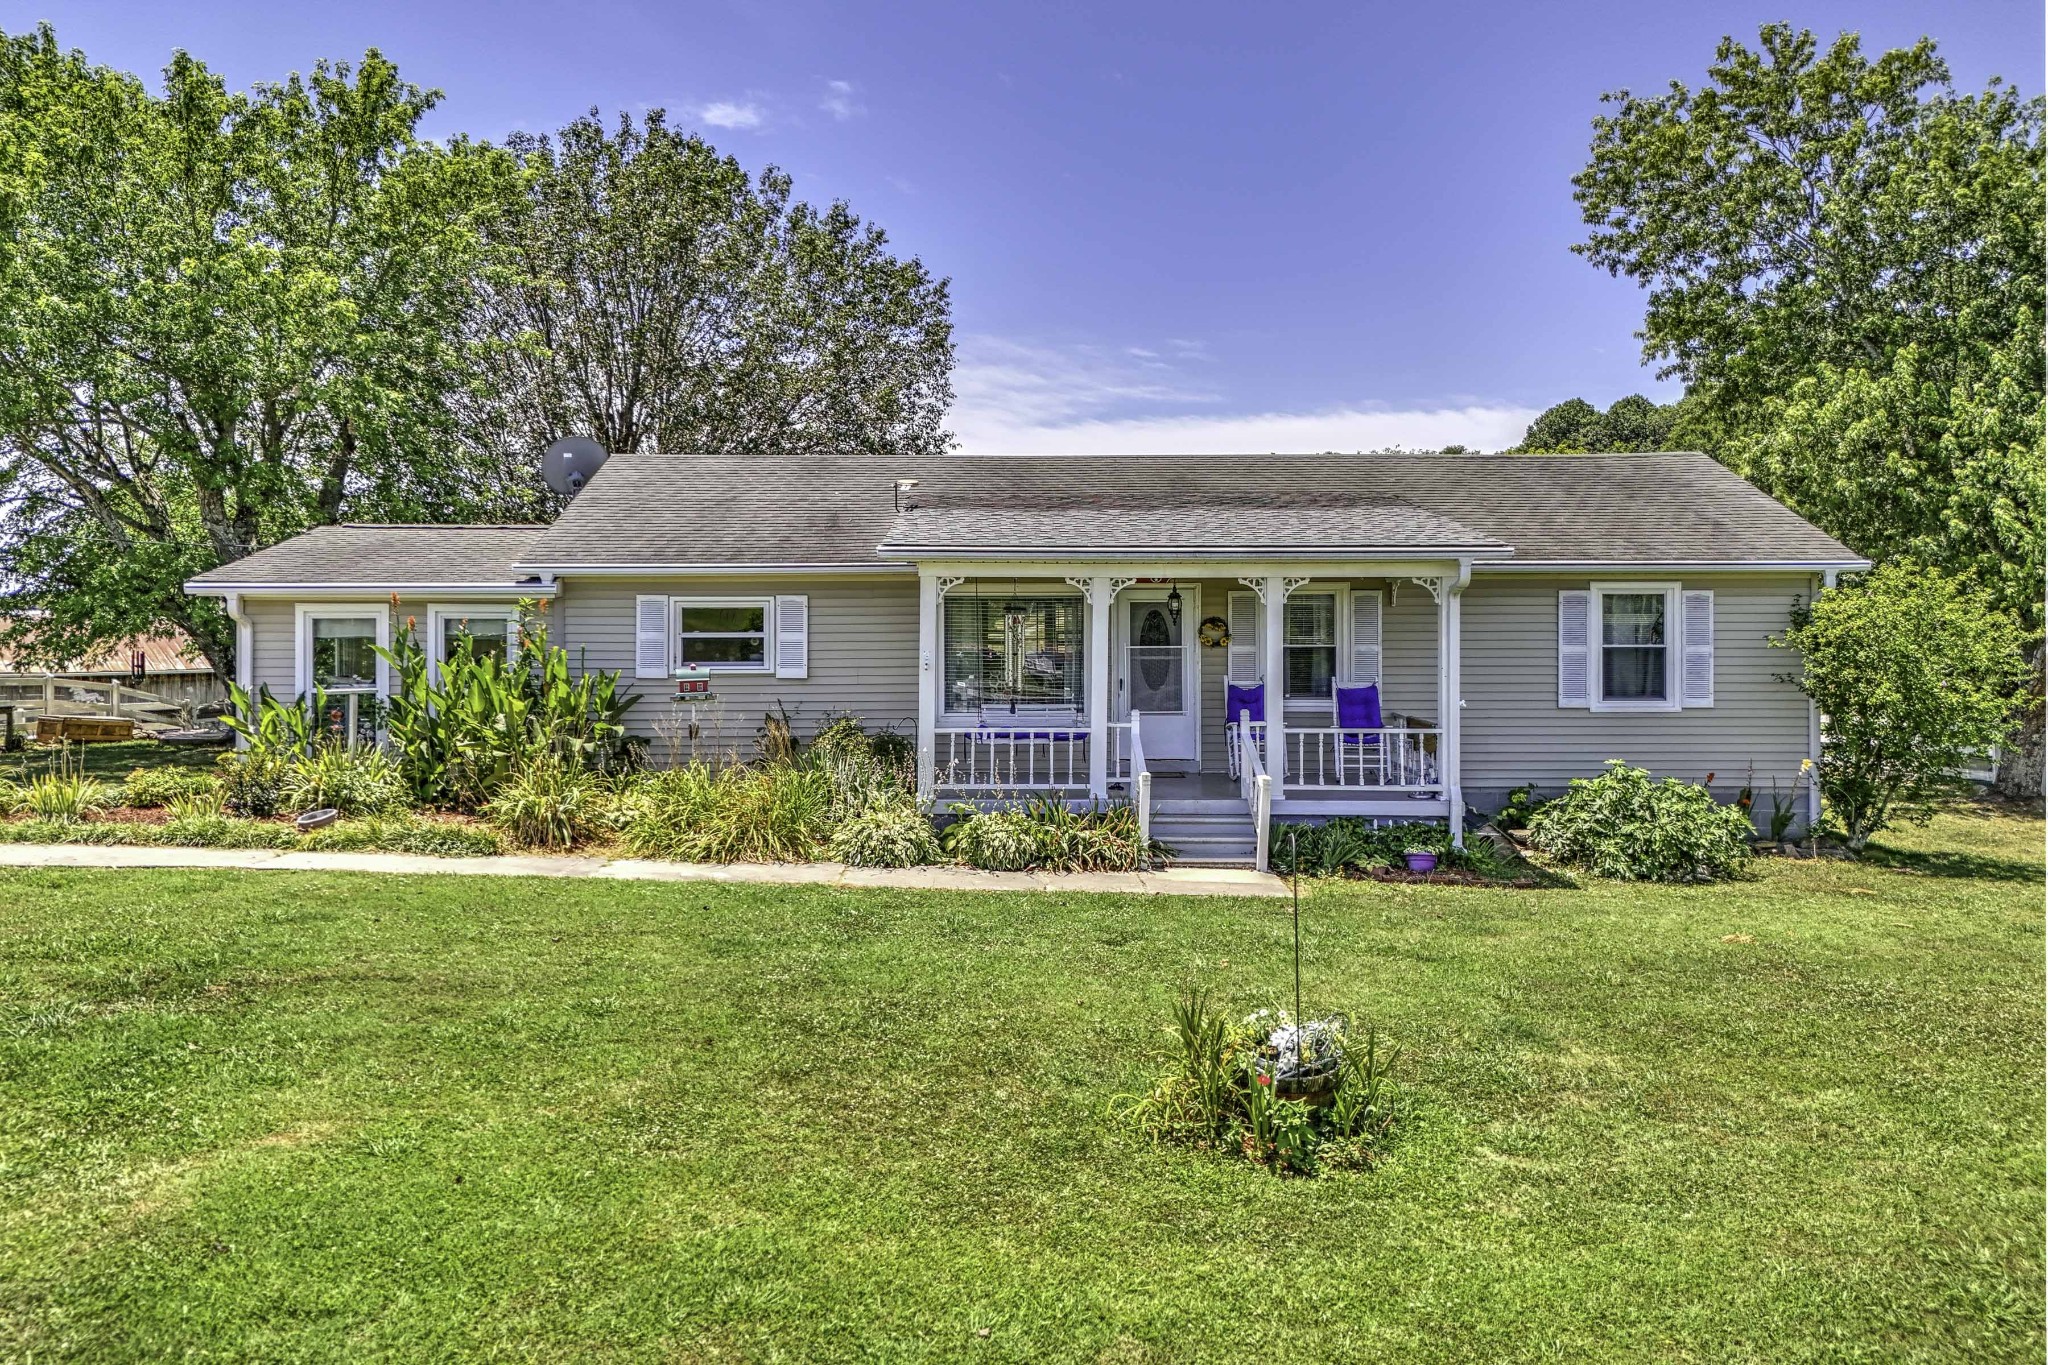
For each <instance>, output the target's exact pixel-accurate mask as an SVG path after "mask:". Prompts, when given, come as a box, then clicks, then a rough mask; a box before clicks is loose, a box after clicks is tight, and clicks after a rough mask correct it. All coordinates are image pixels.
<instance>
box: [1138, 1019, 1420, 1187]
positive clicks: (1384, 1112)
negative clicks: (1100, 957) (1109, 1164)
mask: <svg viewBox="0 0 2048 1365" xmlns="http://www.w3.org/2000/svg"><path fill="white" fill-rule="evenodd" d="M1168 1032H1169V1033H1171V1034H1172V1035H1173V1037H1174V1041H1175V1045H1176V1046H1175V1050H1174V1053H1173V1056H1172V1059H1171V1063H1170V1065H1169V1066H1168V1068H1167V1069H1166V1070H1165V1071H1164V1072H1162V1073H1161V1074H1160V1075H1159V1077H1158V1078H1157V1079H1156V1080H1155V1081H1154V1082H1153V1085H1152V1087H1151V1089H1150V1090H1149V1091H1148V1092H1147V1093H1145V1094H1144V1095H1142V1096H1124V1097H1122V1098H1121V1099H1120V1100H1119V1102H1118V1105H1117V1109H1118V1112H1119V1115H1120V1117H1121V1118H1122V1119H1123V1120H1124V1122H1125V1123H1127V1124H1128V1125H1129V1126H1130V1127H1132V1128H1133V1129H1135V1130H1136V1131H1138V1132H1140V1133H1142V1134H1144V1135H1145V1136H1146V1137H1148V1138H1150V1139H1151V1140H1153V1141H1155V1142H1160V1143H1167V1144H1174V1145H1181V1146H1192V1147H1199V1148H1209V1149H1212V1150H1218V1151H1225V1152H1234V1153H1237V1154H1241V1155H1243V1156H1245V1157H1246V1158H1248V1159H1250V1160H1252V1161H1254V1162H1256V1163H1258V1164H1259V1165H1262V1166H1265V1167H1268V1168H1269V1169H1271V1170H1273V1171H1275V1172H1278V1173H1282V1174H1295V1175H1313V1174H1316V1173H1317V1172H1318V1171H1320V1170H1324V1169H1332V1168H1340V1167H1361V1168H1363V1167H1369V1166H1371V1165H1372V1164H1373V1163H1374V1162H1375V1161H1377V1160H1378V1159H1379V1156H1380V1154H1381V1152H1382V1151H1383V1149H1384V1147H1385V1144H1386V1141H1387V1139H1388V1138H1389V1136H1390V1135H1391V1133H1392V1130H1393V1128H1394V1125H1395V1123H1396V1121H1397V1119H1398V1117H1399V1110H1398V1104H1397V1100H1398V1096H1397V1095H1396V1092H1395V1090H1394V1087H1393V1083H1392V1081H1391V1079H1390V1076H1391V1072H1392V1068H1393V1064H1394V1062H1395V1061H1396V1060H1397V1058H1398V1057H1399V1052H1398V1050H1396V1051H1392V1052H1387V1053H1382V1052H1381V1051H1380V1048H1379V1042H1378V1039H1377V1037H1376V1036H1375V1035H1374V1034H1373V1032H1372V1031H1371V1030H1369V1029H1368V1030H1367V1031H1366V1033H1365V1036H1364V1037H1363V1038H1354V1037H1352V1036H1350V1035H1348V1034H1347V1033H1346V1031H1345V1026H1344V1022H1343V1020H1342V1019H1341V1018H1335V1019H1327V1020H1308V1021H1304V1022H1303V1023H1302V1024H1301V1025H1300V1026H1299V1027H1297V1026H1296V1024H1295V1023H1294V1021H1293V1020H1292V1019H1290V1018H1289V1017H1288V1015H1287V1014H1286V1013H1285V1012H1284V1011H1278V1012H1276V1011H1268V1010H1260V1011H1259V1012H1258V1013H1256V1014H1253V1015H1251V1016H1250V1017H1249V1018H1247V1019H1245V1020H1243V1021H1241V1022H1236V1023H1233V1022H1232V1021H1230V1020H1229V1019H1227V1018H1226V1017H1225V1016H1224V1015H1223V1013H1222V1012H1221V1011H1220V1010H1219V1009H1217V1008H1216V1007H1215V1005H1214V1004H1213V1003H1212V1001H1211V1000H1210V997H1209V995H1208V993H1207V992H1206V991H1201V990H1197V989H1194V988H1189V989H1188V990H1186V991H1184V992H1182V994H1181V996H1180V998H1179V999H1178V1000H1177V1001H1176V1002H1175V1005H1174V1009H1173V1021H1172V1025H1171V1027H1170V1028H1169V1029H1168ZM1311 1077H1313V1078H1316V1079H1318V1080H1321V1081H1323V1087H1322V1088H1323V1090H1324V1094H1323V1097H1322V1102H1321V1103H1319V1104H1316V1105H1314V1106H1311V1105H1310V1104H1308V1103H1306V1102H1304V1101H1303V1100H1302V1099H1299V1098H1287V1097H1284V1096H1283V1095H1282V1094H1281V1091H1282V1089H1283V1088H1284V1087H1286V1086H1288V1085H1289V1084H1290V1083H1298V1082H1302V1081H1305V1080H1308V1079H1309V1078H1311Z"/></svg>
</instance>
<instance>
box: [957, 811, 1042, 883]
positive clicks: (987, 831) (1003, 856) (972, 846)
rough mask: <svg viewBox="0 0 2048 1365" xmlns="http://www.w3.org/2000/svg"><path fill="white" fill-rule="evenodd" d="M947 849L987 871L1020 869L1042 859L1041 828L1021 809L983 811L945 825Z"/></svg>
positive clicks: (1016, 870) (1013, 870)
mask: <svg viewBox="0 0 2048 1365" xmlns="http://www.w3.org/2000/svg"><path fill="white" fill-rule="evenodd" d="M945 849H946V851H947V852H948V853H951V854H953V855H954V856H955V857H957V858H959V859H961V860H962V861H963V862H966V863H967V864H968V865H970V866H972V867H978V868H981V869H982V870H983V871H985V872H1021V871H1023V870H1024V869H1025V868H1027V867H1036V866H1038V864H1039V862H1040V861H1041V858H1042V854H1041V851H1040V844H1039V828H1038V826H1037V824H1036V823H1034V822H1033V821H1032V819H1031V817H1030V816H1028V815H1026V814H1025V813H1024V812H1023V811H1020V810H992V811H984V812H982V813H981V814H979V815H969V816H966V817H965V818H963V819H961V820H958V821H956V822H954V823H953V824H951V825H949V826H947V828H946V839H945Z"/></svg>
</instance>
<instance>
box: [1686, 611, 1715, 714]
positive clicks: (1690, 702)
mask: <svg viewBox="0 0 2048 1365" xmlns="http://www.w3.org/2000/svg"><path fill="white" fill-rule="evenodd" d="M1679 597H1680V599H1681V603H1682V605H1681V607H1680V610H1679V618H1680V620H1681V621H1682V622H1683V625H1682V627H1681V629H1682V630H1683V631H1684V640H1685V659H1684V669H1685V672H1684V677H1683V679H1682V681H1681V682H1680V683H1679V692H1678V695H1679V700H1680V704H1681V705H1684V706H1712V705H1713V704H1714V594H1712V593H1710V592H1687V593H1680V594H1679Z"/></svg>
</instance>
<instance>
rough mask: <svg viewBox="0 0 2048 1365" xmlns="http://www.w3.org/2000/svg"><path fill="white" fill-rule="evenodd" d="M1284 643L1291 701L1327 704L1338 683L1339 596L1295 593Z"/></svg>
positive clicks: (1287, 613)
mask: <svg viewBox="0 0 2048 1365" xmlns="http://www.w3.org/2000/svg"><path fill="white" fill-rule="evenodd" d="M1282 619H1283V621H1284V622H1285V626H1286V634H1285V637H1284V639H1283V640H1282V642H1281V647H1282V650H1283V652H1284V654H1285V663H1286V668H1287V692H1286V696H1287V698H1288V699H1289V700H1290V701H1297V700H1308V699H1314V700H1319V701H1322V700H1328V699H1330V698H1331V697H1333V696H1335V693H1334V692H1333V691H1332V690H1331V689H1333V688H1334V687H1335V686H1336V682H1337V595H1336V594H1335V593H1329V592H1296V593H1295V594H1294V595H1293V596H1291V597H1289V598H1288V599H1287V609H1286V612H1285V614H1284V616H1283V618H1282Z"/></svg>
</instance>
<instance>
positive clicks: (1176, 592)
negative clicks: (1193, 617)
mask: <svg viewBox="0 0 2048 1365" xmlns="http://www.w3.org/2000/svg"><path fill="white" fill-rule="evenodd" d="M1166 614H1167V615H1168V616H1169V617H1171V618H1173V623H1174V624H1175V625H1179V624H1180V584H1178V583H1176V584H1174V585H1173V591H1172V592H1169V593H1168V594H1166Z"/></svg>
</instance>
